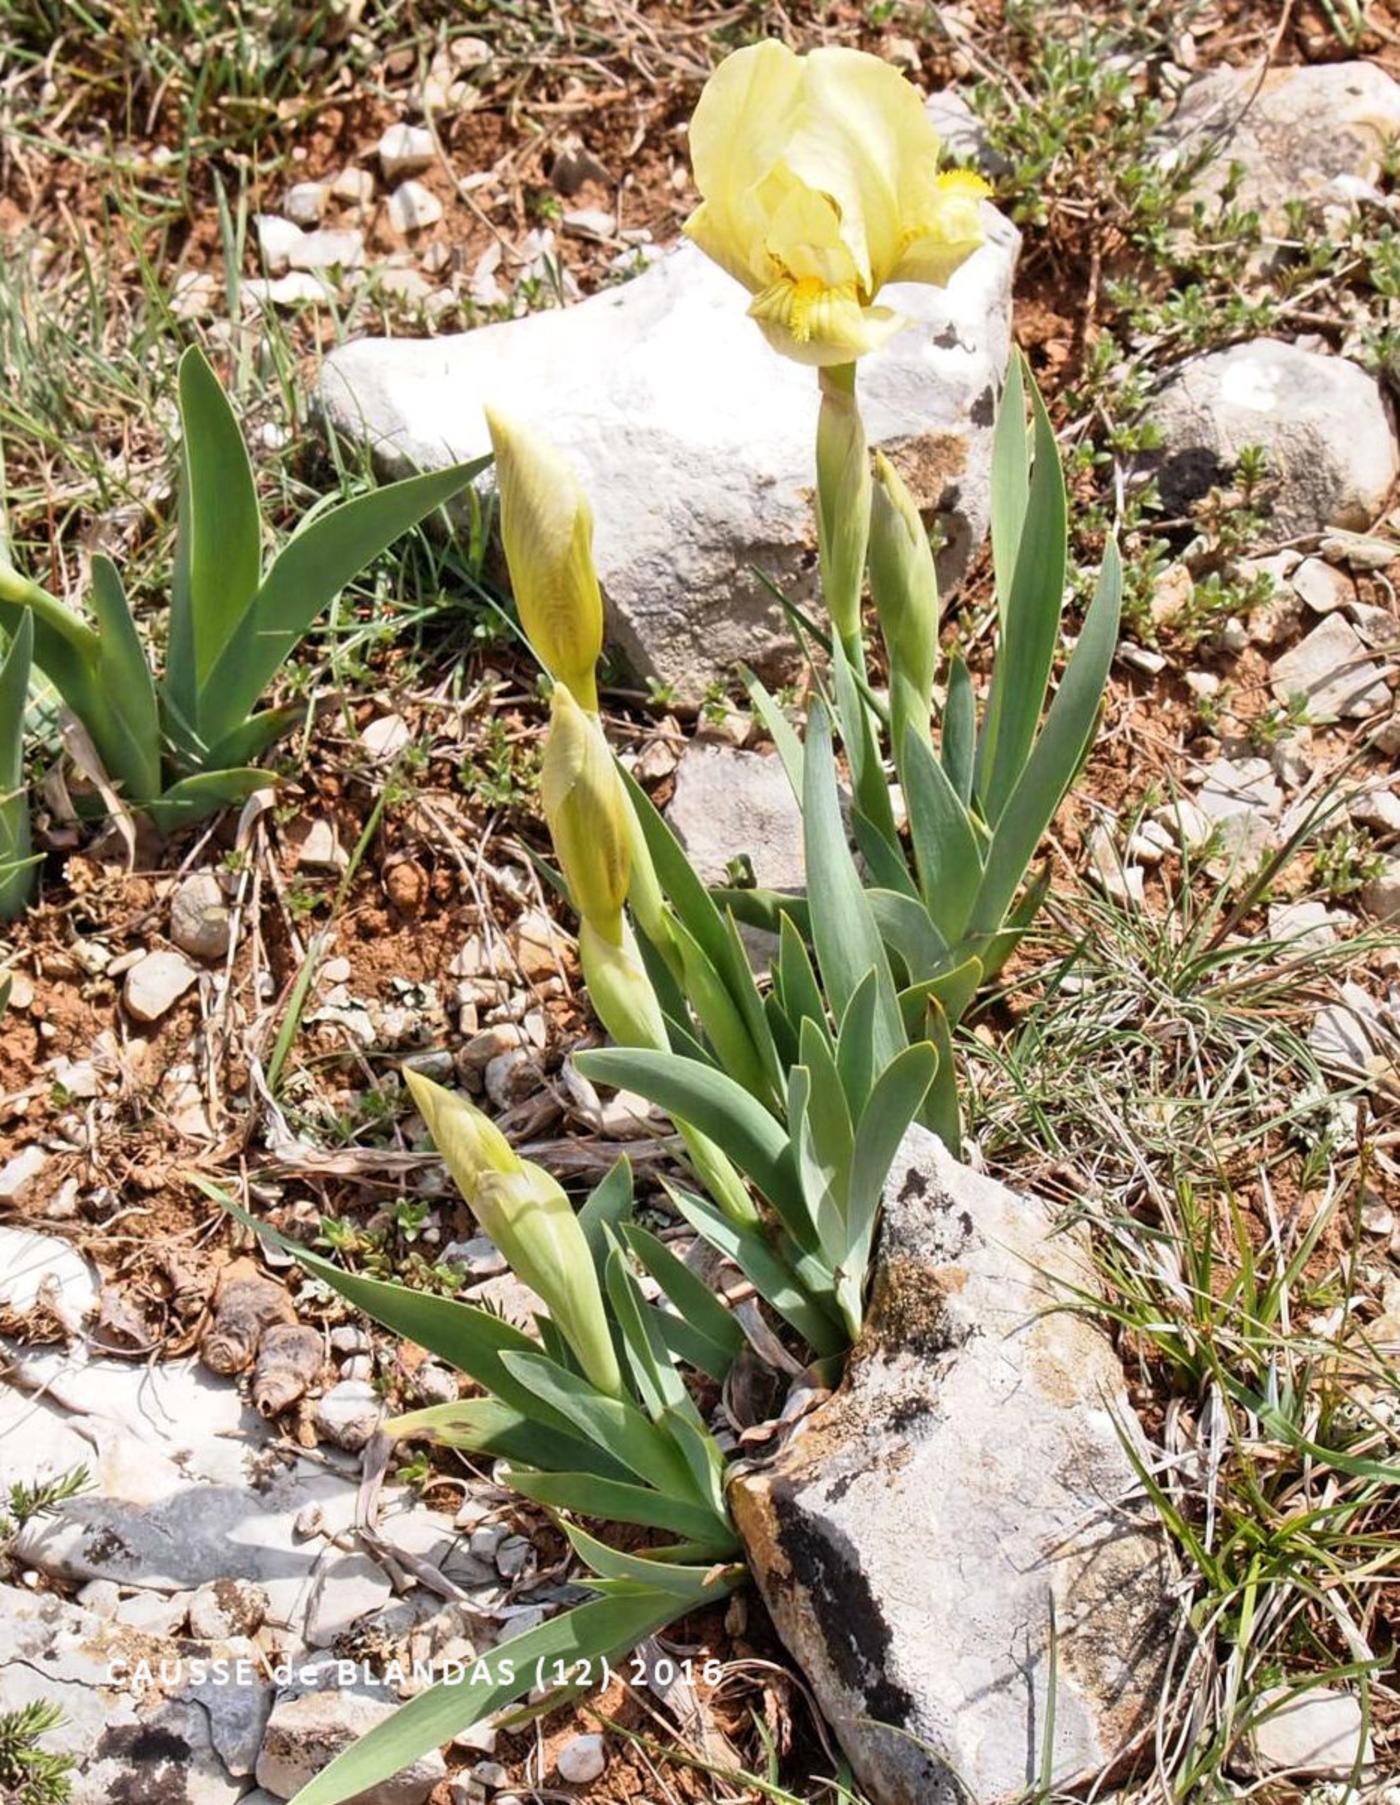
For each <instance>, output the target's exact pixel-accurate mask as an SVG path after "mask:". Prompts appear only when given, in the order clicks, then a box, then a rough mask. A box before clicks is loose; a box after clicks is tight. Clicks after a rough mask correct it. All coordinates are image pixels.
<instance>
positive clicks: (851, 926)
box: [802, 703, 903, 1065]
mask: <svg viewBox="0 0 1400 1805" xmlns="http://www.w3.org/2000/svg"><path fill="white" fill-rule="evenodd" d="M805 770H806V789H805V793H804V796H803V803H802V814H803V840H804V847H805V852H806V860H807V891H808V903H809V905H810V908H811V916H812V938H813V941H814V942H815V945H816V949H817V963H818V965H819V966H820V968H821V974H822V977H823V979H824V980H825V984H826V993H827V996H828V998H829V1000H830V1002H831V1006H832V1009H833V1011H834V1012H835V1014H836V1015H837V1017H838V1018H839V1017H840V1015H841V1014H842V1012H843V1011H844V1010H845V1007H846V1005H847V1003H848V1002H849V1001H850V1000H851V995H852V993H853V992H854V990H855V988H856V986H857V985H858V984H859V983H860V982H861V980H862V979H863V978H864V977H865V974H866V973H867V972H868V971H871V970H872V969H873V970H874V972H875V974H876V984H877V987H878V990H879V997H878V1003H877V1008H876V1016H875V1053H876V1058H877V1060H878V1062H879V1063H880V1064H882V1065H883V1064H885V1063H887V1062H888V1061H889V1060H890V1059H892V1058H893V1057H894V1055H895V1053H896V1052H897V1051H898V1049H899V1047H900V1045H901V1044H902V1041H903V1034H902V1031H901V1029H900V1024H899V1006H898V1004H897V1002H896V1001H895V992H894V981H893V979H892V977H891V975H890V969H889V961H888V960H887V958H886V957H885V948H884V944H883V942H882V941H881V939H880V930H879V928H878V927H877V926H876V925H875V917H874V916H873V915H872V913H871V911H870V905H869V903H868V901H867V900H866V896H865V891H864V888H863V887H862V885H861V881H860V877H859V875H858V874H857V872H856V868H855V861H854V860H853V859H852V858H851V852H850V848H849V847H848V846H847V844H846V830H845V828H844V826H843V825H842V821H841V805H840V801H839V798H838V796H837V790H836V763H835V759H834V758H833V756H832V750H831V728H830V723H829V721H828V719H827V714H826V710H825V709H824V708H823V707H822V705H821V704H820V703H817V704H815V705H814V706H813V709H812V712H811V715H810V716H809V717H808V722H807V746H806V757H805Z"/></svg>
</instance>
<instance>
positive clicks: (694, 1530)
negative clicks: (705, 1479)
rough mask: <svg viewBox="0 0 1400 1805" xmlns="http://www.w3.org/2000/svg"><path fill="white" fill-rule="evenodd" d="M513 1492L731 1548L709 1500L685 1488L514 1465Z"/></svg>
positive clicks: (596, 1516)
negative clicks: (662, 1488) (681, 1491)
mask: <svg viewBox="0 0 1400 1805" xmlns="http://www.w3.org/2000/svg"><path fill="white" fill-rule="evenodd" d="M508 1478H509V1481H510V1486H511V1490H512V1491H517V1492H519V1493H520V1495H521V1496H522V1497H524V1498H533V1499H534V1501H535V1503H536V1504H545V1505H548V1506H549V1508H550V1509H551V1510H572V1511H577V1512H578V1514H579V1515H580V1516H581V1517H592V1518H594V1519H595V1520H596V1521H598V1522H608V1523H637V1524H640V1525H642V1526H644V1527H645V1528H647V1529H664V1530H667V1531H668V1532H669V1533H670V1534H671V1535H679V1536H686V1537H688V1538H689V1539H690V1540H692V1541H696V1542H700V1543H703V1545H704V1546H705V1547H707V1548H714V1549H715V1551H716V1552H717V1553H718V1554H724V1553H726V1552H727V1551H728V1548H729V1538H728V1535H727V1533H726V1529H725V1525H724V1524H723V1523H722V1522H721V1521H720V1520H719V1519H717V1518H716V1516H715V1513H714V1511H713V1510H711V1508H710V1506H709V1505H708V1504H707V1503H704V1502H702V1501H701V1500H700V1499H698V1498H696V1497H694V1496H693V1495H692V1494H691V1493H690V1492H689V1491H687V1493H686V1495H685V1496H684V1497H677V1496H673V1495H672V1494H670V1493H667V1492H658V1491H657V1490H655V1488H654V1487H652V1486H646V1485H625V1484H620V1483H619V1482H618V1481H617V1480H615V1479H599V1478H596V1477H595V1476H594V1475H593V1474H592V1473H582V1472H580V1473H532V1472H527V1471H525V1470H523V1469H522V1468H520V1467H512V1468H511V1470H510V1473H509V1475H508Z"/></svg>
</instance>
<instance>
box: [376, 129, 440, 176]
mask: <svg viewBox="0 0 1400 1805" xmlns="http://www.w3.org/2000/svg"><path fill="white" fill-rule="evenodd" d="M435 155H436V150H435V147H434V144H433V134H432V133H431V132H430V131H428V130H427V129H426V128H425V127H423V126H421V125H403V124H399V125H391V126H390V127H389V129H388V130H387V131H386V132H385V133H384V135H383V137H382V138H381V139H380V140H379V167H380V168H381V169H382V170H383V172H384V180H385V181H386V182H398V181H401V180H402V179H403V177H404V176H410V175H417V174H418V172H419V171H420V170H422V169H426V168H427V167H428V165H429V164H430V163H431V162H432V160H433V157H434V156H435Z"/></svg>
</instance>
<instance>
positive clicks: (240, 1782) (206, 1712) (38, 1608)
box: [0, 1586, 272, 1805]
mask: <svg viewBox="0 0 1400 1805" xmlns="http://www.w3.org/2000/svg"><path fill="white" fill-rule="evenodd" d="M179 1654H180V1650H179V1649H178V1648H177V1647H176V1646H174V1645H165V1646H162V1645H160V1644H159V1643H152V1642H151V1641H150V1640H149V1638H148V1637H145V1636H143V1637H142V1638H140V1639H139V1640H138V1642H137V1643H136V1644H134V1645H133V1643H132V1642H131V1641H130V1640H129V1632H127V1634H126V1635H125V1636H124V1635H123V1633H122V1632H120V1631H119V1630H118V1629H117V1628H116V1627H115V1626H113V1625H111V1624H107V1623H104V1622H102V1620H101V1619H100V1618H98V1617H96V1616H94V1615H93V1614H92V1613H91V1612H88V1611H84V1610H81V1609H79V1608H78V1607H77V1606H76V1605H71V1604H68V1603H66V1602H65V1601H64V1600H63V1599H61V1598H58V1597H56V1596H55V1595H54V1594H52V1593H32V1592H26V1591H24V1590H22V1589H21V1588H19V1587H12V1586H0V1714H4V1713H7V1712H10V1711H18V1710H21V1709H23V1708H24V1707H25V1706H26V1705H30V1704H34V1703H37V1702H39V1701H49V1702H52V1703H54V1704H57V1705H59V1706H60V1707H61V1709H62V1711H63V1722H62V1723H61V1724H60V1725H59V1726H58V1728H57V1729H55V1730H52V1731H50V1732H48V1733H47V1734H46V1735H45V1736H44V1738H43V1740H42V1745H41V1746H42V1747H43V1748H44V1749H45V1750H46V1751H48V1752H50V1753H52V1754H55V1755H68V1756H71V1757H72V1758H73V1760H74V1761H75V1763H76V1767H75V1769H74V1771H73V1774H72V1776H71V1778H72V1795H71V1796H72V1805H112V1802H113V1801H130V1802H131V1805H142V1802H144V1801H152V1802H154V1801H156V1800H167V1799H168V1800H171V1801H172V1802H173V1801H179V1805H234V1801H235V1800H236V1799H237V1798H238V1797H239V1796H240V1794H242V1793H243V1792H244V1791H245V1789H246V1781H245V1779H244V1778H243V1776H245V1775H246V1774H248V1773H249V1772H250V1771H251V1766H252V1758H253V1755H254V1754H255V1753H256V1749H257V1744H258V1741H259V1740H260V1738H261V1734H262V1725H263V1722H264V1721H265V1719H266V1717H267V1714H268V1712H269V1710H270V1709H271V1705H272V1688H271V1687H270V1686H268V1685H266V1684H264V1683H263V1682H262V1680H261V1678H260V1671H261V1664H260V1662H259V1660H258V1659H257V1658H256V1656H257V1651H256V1650H255V1649H254V1648H253V1646H252V1644H251V1643H248V1644H245V1645H244V1647H243V1651H242V1654H243V1658H244V1659H245V1660H246V1666H245V1667H242V1668H240V1667H238V1666H237V1665H236V1660H237V1657H235V1663H234V1664H232V1665H231V1667H230V1670H229V1679H230V1683H229V1684H228V1685H219V1686H214V1685H210V1684H208V1683H207V1678H206V1682H205V1683H204V1684H203V1685H202V1686H199V1687H195V1686H191V1685H188V1684H184V1683H182V1680H183V1676H178V1675H177V1677H176V1678H175V1680H174V1682H173V1685H172V1687H171V1688H170V1690H171V1691H172V1692H173V1696H168V1697H162V1695H161V1692H160V1690H159V1689H156V1690H153V1689H152V1688H151V1686H150V1685H148V1684H142V1683H140V1682H139V1679H138V1676H136V1675H135V1673H134V1672H133V1668H134V1664H135V1663H136V1662H137V1661H139V1660H141V1659H143V1658H145V1659H148V1660H150V1661H151V1663H152V1669H153V1671H158V1667H159V1663H160V1661H161V1660H165V1661H167V1662H169V1663H170V1664H171V1666H170V1671H171V1673H172V1675H176V1674H177V1668H178V1661H179ZM250 1742H251V1746H250Z"/></svg>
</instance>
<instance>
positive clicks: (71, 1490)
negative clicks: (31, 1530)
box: [0, 985, 92, 1546]
mask: <svg viewBox="0 0 1400 1805" xmlns="http://www.w3.org/2000/svg"><path fill="white" fill-rule="evenodd" d="M5 988H6V990H8V985H6V987H5ZM91 1484H92V1479H91V1476H90V1475H89V1473H88V1470H87V1468H86V1467H74V1468H73V1469H72V1470H71V1471H70V1472H67V1473H63V1474H61V1475H60V1476H59V1477H58V1478H57V1479H46V1480H43V1481H42V1482H41V1483H40V1484H38V1485H28V1484H26V1483H25V1482H24V1481H22V1480H16V1481H15V1483H14V1484H13V1485H12V1486H11V1487H10V1490H9V1495H8V1497H7V1498H6V1501H5V1509H4V1510H3V1511H0V1546H3V1544H5V1543H7V1542H11V1541H13V1540H14V1538H15V1537H16V1536H17V1535H18V1534H19V1532H20V1530H22V1529H23V1528H24V1526H25V1524H26V1523H32V1522H33V1520H34V1519H35V1517H48V1516H52V1515H53V1513H54V1511H56V1510H57V1509H58V1507H59V1505H60V1504H63V1503H65V1502H66V1501H67V1500H68V1499H69V1498H76V1497H77V1496H78V1494H79V1493H80V1492H85V1491H86V1490H87V1488H88V1487H89V1486H90V1485H91Z"/></svg>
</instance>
